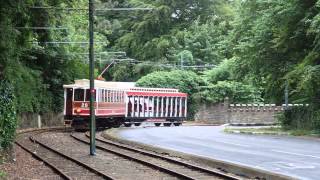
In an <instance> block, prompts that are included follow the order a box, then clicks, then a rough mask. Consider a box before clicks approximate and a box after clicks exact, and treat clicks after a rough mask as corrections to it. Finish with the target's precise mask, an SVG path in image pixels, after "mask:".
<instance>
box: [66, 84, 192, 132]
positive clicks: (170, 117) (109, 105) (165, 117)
mask: <svg viewBox="0 0 320 180" xmlns="http://www.w3.org/2000/svg"><path fill="white" fill-rule="evenodd" d="M63 88H64V119H65V125H71V126H72V127H73V128H75V129H78V130H79V129H88V127H89V119H90V89H89V80H87V79H82V80H75V83H74V84H69V85H64V86H63ZM94 93H95V97H94V108H95V109H94V110H95V115H96V116H95V117H96V127H103V128H104V127H119V126H121V125H122V124H123V125H125V126H126V127H130V126H131V125H133V124H134V125H135V126H139V125H140V124H141V122H143V121H148V122H153V123H154V124H155V125H156V126H160V125H161V124H163V125H164V126H170V125H172V124H174V125H175V126H179V125H181V123H182V121H183V120H184V119H185V118H186V117H187V94H186V93H181V92H179V91H178V90H177V89H168V88H142V87H135V86H134V83H130V82H107V81H100V80H95V92H94Z"/></svg>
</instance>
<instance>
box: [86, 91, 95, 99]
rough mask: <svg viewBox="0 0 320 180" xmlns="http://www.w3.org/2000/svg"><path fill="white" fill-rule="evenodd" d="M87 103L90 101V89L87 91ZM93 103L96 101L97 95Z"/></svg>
mask: <svg viewBox="0 0 320 180" xmlns="http://www.w3.org/2000/svg"><path fill="white" fill-rule="evenodd" d="M86 101H90V89H86ZM93 101H96V98H95V95H94V97H93Z"/></svg>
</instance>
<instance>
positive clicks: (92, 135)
mask: <svg viewBox="0 0 320 180" xmlns="http://www.w3.org/2000/svg"><path fill="white" fill-rule="evenodd" d="M93 1H94V0H89V61H90V64H89V67H90V70H89V74H90V93H91V96H90V155H92V156H93V155H95V154H96V142H95V135H96V132H95V130H96V120H95V110H94V98H95V89H94V49H93V48H94V46H93V38H94V37H93V12H94V7H93V6H94V4H93V3H94V2H93Z"/></svg>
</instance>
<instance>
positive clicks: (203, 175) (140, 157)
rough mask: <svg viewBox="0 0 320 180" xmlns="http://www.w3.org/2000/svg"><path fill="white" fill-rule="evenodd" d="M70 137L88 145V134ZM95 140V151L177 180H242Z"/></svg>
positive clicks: (146, 152) (149, 153)
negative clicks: (136, 163) (144, 166)
mask: <svg viewBox="0 0 320 180" xmlns="http://www.w3.org/2000/svg"><path fill="white" fill-rule="evenodd" d="M71 136H72V137H73V138H74V139H76V140H78V141H81V142H83V143H85V144H89V134H88V133H86V134H84V133H73V134H71ZM96 140H97V141H96V147H97V149H100V150H103V151H106V152H109V153H113V154H115V155H117V156H121V157H123V158H126V159H128V160H130V161H135V162H138V163H141V164H143V165H146V166H149V167H152V168H155V169H157V170H159V171H162V172H164V173H168V174H170V175H172V176H175V177H177V178H179V179H232V180H235V179H243V178H240V177H237V176H234V175H231V174H227V173H223V172H220V171H218V170H215V169H207V168H204V167H200V166H197V165H193V164H190V163H186V162H182V161H179V160H176V159H173V158H169V157H166V156H161V155H159V154H155V153H152V152H148V151H144V150H141V149H136V148H133V147H130V146H126V145H123V144H119V143H115V142H112V141H109V140H105V139H104V138H102V137H100V138H98V137H97V138H96Z"/></svg>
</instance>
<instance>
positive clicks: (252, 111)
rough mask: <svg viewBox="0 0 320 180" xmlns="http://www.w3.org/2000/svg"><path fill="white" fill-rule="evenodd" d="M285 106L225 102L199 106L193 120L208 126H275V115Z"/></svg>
mask: <svg viewBox="0 0 320 180" xmlns="http://www.w3.org/2000/svg"><path fill="white" fill-rule="evenodd" d="M288 106H289V107H291V106H308V104H306V105H303V104H289V105H288ZM284 109H285V105H282V106H276V105H275V104H229V103H228V102H227V101H226V102H224V103H217V104H209V105H208V104H205V105H202V106H200V108H199V110H198V112H197V113H196V115H195V120H196V121H198V122H205V123H210V124H227V123H228V124H276V123H277V118H276V116H277V114H279V112H281V111H283V110H284Z"/></svg>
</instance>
